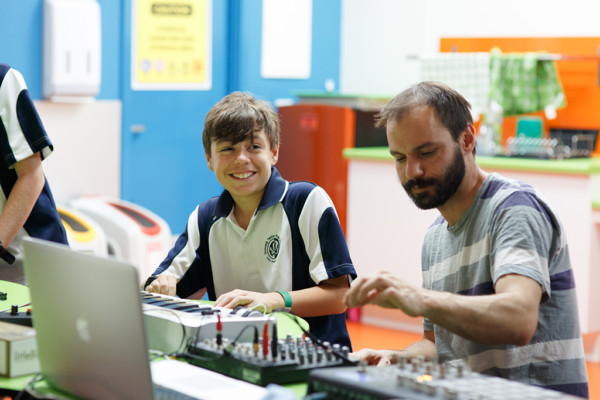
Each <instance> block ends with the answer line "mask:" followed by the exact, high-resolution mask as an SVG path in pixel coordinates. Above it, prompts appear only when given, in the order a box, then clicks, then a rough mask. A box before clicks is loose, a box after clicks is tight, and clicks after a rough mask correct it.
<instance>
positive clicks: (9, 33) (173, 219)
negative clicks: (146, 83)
mask: <svg viewBox="0 0 600 400" xmlns="http://www.w3.org/2000/svg"><path fill="white" fill-rule="evenodd" d="M98 3H99V5H100V9H101V17H102V80H101V87H100V93H99V95H98V99H101V100H103V99H104V100H109V99H110V100H112V99H118V100H121V101H123V124H122V128H123V131H122V133H123V141H122V179H121V181H122V197H123V198H124V199H126V200H130V201H133V202H135V203H137V204H140V205H142V206H145V207H147V208H149V209H151V210H152V211H154V212H156V213H157V214H159V215H160V216H162V217H163V218H165V219H166V220H167V222H168V223H169V225H170V226H171V229H173V230H174V231H176V232H178V231H179V230H181V229H183V226H184V225H185V221H186V218H187V215H188V213H189V212H190V211H191V209H192V208H193V206H194V205H195V204H197V203H198V202H200V201H203V200H205V199H206V198H208V197H210V196H213V195H216V194H218V193H219V192H220V191H221V187H220V186H219V184H218V182H217V181H216V179H215V178H214V174H213V173H212V172H210V171H209V170H208V168H207V167H206V161H205V158H204V151H203V148H202V142H201V135H202V128H203V123H204V116H205V115H206V113H207V112H208V110H209V109H210V107H212V105H214V104H215V103H216V102H217V101H218V100H219V99H220V98H221V97H222V96H224V95H225V94H227V93H229V92H231V91H234V90H246V91H250V92H253V93H255V94H256V95H258V96H259V97H261V98H265V99H267V100H270V101H272V102H273V101H274V100H275V99H278V98H290V97H292V96H293V93H294V92H295V91H302V90H323V85H324V82H325V80H326V79H333V80H334V81H335V82H336V84H337V82H338V80H339V60H340V57H339V54H340V32H341V31H340V26H341V0H326V1H322V0H315V1H314V2H313V32H312V46H313V48H312V57H311V60H312V65H311V75H310V77H309V78H308V79H263V78H262V77H261V76H260V59H261V54H260V52H261V29H262V1H261V0H213V15H214V16H215V18H214V20H213V88H212V89H211V90H210V91H195V92H194V91H192V92H186V91H170V92H143V93H142V92H139V91H138V92H134V91H132V90H131V89H130V81H129V79H130V58H129V57H130V56H129V52H130V44H129V42H130V32H129V30H130V26H131V21H130V19H131V15H130V14H131V10H130V8H131V2H130V0H98ZM42 7H43V1H42V0H25V1H24V0H18V1H16V0H0V38H2V39H3V40H1V41H0V62H3V63H8V64H11V65H12V66H14V67H15V68H17V69H19V70H20V71H21V72H22V73H23V75H24V77H25V79H26V81H27V84H28V87H29V90H30V92H31V95H32V97H33V98H34V99H41V98H42V15H43V13H42V11H43V10H42ZM7 38H10V39H7ZM138 123H139V124H144V125H146V126H147V127H148V129H147V131H146V132H144V133H142V134H141V135H134V134H131V132H130V127H131V125H133V124H138Z"/></svg>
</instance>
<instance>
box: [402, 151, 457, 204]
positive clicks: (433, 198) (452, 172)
mask: <svg viewBox="0 0 600 400" xmlns="http://www.w3.org/2000/svg"><path fill="white" fill-rule="evenodd" d="M464 177H465V159H464V157H463V155H462V152H461V149H460V146H456V152H455V154H454V160H452V163H451V164H450V166H449V167H448V170H447V171H446V174H445V175H444V177H443V179H437V178H429V179H421V178H417V179H411V180H409V181H407V182H406V183H405V184H404V190H406V193H408V196H409V197H410V198H411V199H412V201H413V202H414V203H415V204H416V206H417V207H419V208H420V209H423V210H429V209H431V208H435V207H439V206H441V205H443V204H445V203H446V202H447V201H448V199H450V197H452V195H454V193H456V191H457V190H458V187H459V186H460V184H461V183H462V181H463V178H464ZM415 187H416V188H423V187H429V188H430V189H433V191H434V193H433V194H429V192H428V191H424V192H421V193H413V192H412V189H413V188H415Z"/></svg>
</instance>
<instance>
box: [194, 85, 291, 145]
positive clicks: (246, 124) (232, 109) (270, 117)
mask: <svg viewBox="0 0 600 400" xmlns="http://www.w3.org/2000/svg"><path fill="white" fill-rule="evenodd" d="M263 129H264V131H265V134H266V135H267V138H268V139H269V143H270V144H271V147H275V146H278V145H279V130H280V127H279V117H278V116H277V113H276V112H275V111H274V110H273V108H272V107H271V105H270V103H268V102H267V101H264V100H258V99H256V98H255V97H254V96H253V95H252V94H250V93H242V92H233V93H231V94H229V95H227V96H225V97H223V98H222V99H221V100H220V101H219V102H218V103H217V104H215V105H214V106H213V107H212V108H211V109H210V111H209V112H208V114H206V118H205V120H204V132H203V133H202V144H203V145H204V152H205V153H207V154H210V145H211V143H212V142H213V141H218V140H227V141H231V143H232V144H236V143H238V142H241V141H243V140H246V139H247V138H248V137H250V138H251V139H252V138H253V136H254V132H258V131H260V130H263Z"/></svg>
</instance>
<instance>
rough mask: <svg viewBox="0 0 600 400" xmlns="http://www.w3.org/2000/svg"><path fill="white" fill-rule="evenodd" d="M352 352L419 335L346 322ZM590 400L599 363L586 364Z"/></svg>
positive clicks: (596, 392) (597, 386)
mask: <svg viewBox="0 0 600 400" xmlns="http://www.w3.org/2000/svg"><path fill="white" fill-rule="evenodd" d="M347 324H348V332H349V333H350V339H351V340H352V348H353V350H354V351H356V350H359V349H362V348H365V347H367V348H371V349H398V348H403V347H405V346H407V345H409V344H411V343H413V342H415V341H417V340H419V339H420V338H421V335H419V334H415V333H409V332H403V331H398V330H394V329H386V328H380V327H377V326H371V325H365V324H361V323H358V322H352V321H347ZM587 370H588V379H589V387H590V399H591V400H600V363H587Z"/></svg>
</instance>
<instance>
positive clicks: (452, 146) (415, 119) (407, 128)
mask: <svg viewBox="0 0 600 400" xmlns="http://www.w3.org/2000/svg"><path fill="white" fill-rule="evenodd" d="M387 138H388V143H389V145H390V153H391V154H392V156H393V157H394V159H395V160H396V172H397V173H398V177H399V178H400V182H401V183H402V186H403V187H404V189H405V190H406V193H407V194H408V195H409V197H410V198H411V199H412V200H413V202H414V203H415V204H416V205H417V207H419V208H421V209H431V208H435V207H440V206H442V205H444V204H445V203H446V202H447V201H448V200H449V199H450V198H451V197H452V196H453V195H454V193H456V191H457V190H458V188H459V186H460V185H461V183H462V181H463V178H464V176H465V161H464V155H463V153H462V149H461V146H460V144H459V143H457V142H456V141H455V140H454V139H453V138H452V135H451V133H450V131H449V130H448V129H447V128H446V127H445V126H444V125H442V123H441V121H440V120H439V118H438V116H437V113H436V111H435V110H434V109H433V108H432V107H429V106H420V107H417V108H415V109H413V110H411V111H410V112H409V114H407V115H406V116H404V117H403V118H402V119H401V120H400V121H391V122H389V123H388V125H387Z"/></svg>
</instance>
